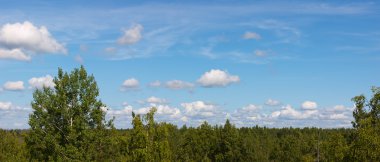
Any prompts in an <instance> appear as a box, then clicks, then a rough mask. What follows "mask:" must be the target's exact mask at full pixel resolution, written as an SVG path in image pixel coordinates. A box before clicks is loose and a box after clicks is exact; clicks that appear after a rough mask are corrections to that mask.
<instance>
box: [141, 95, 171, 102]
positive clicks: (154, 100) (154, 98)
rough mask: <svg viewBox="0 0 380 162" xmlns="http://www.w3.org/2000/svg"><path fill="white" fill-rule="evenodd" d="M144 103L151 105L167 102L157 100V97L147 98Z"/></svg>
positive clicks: (160, 99) (161, 99)
mask: <svg viewBox="0 0 380 162" xmlns="http://www.w3.org/2000/svg"><path fill="white" fill-rule="evenodd" d="M146 102H148V103H153V104H163V103H166V102H167V101H166V100H165V99H163V98H158V97H154V96H152V97H149V98H147V99H146Z"/></svg>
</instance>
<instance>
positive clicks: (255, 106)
mask: <svg viewBox="0 0 380 162" xmlns="http://www.w3.org/2000/svg"><path fill="white" fill-rule="evenodd" d="M259 109H261V106H257V105H254V104H249V105H247V106H244V107H243V108H242V110H243V111H256V110H259Z"/></svg>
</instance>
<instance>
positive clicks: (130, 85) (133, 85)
mask: <svg viewBox="0 0 380 162" xmlns="http://www.w3.org/2000/svg"><path fill="white" fill-rule="evenodd" d="M139 85H140V83H139V81H138V80H137V79H135V78H130V79H127V80H125V81H124V82H123V84H122V85H121V90H122V91H128V90H137V89H138V88H139Z"/></svg>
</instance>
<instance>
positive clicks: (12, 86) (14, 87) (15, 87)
mask: <svg viewBox="0 0 380 162" xmlns="http://www.w3.org/2000/svg"><path fill="white" fill-rule="evenodd" d="M3 88H4V90H8V91H22V90H24V89H25V88H24V82H23V81H15V82H12V81H8V82H6V83H5V84H4V85H3Z"/></svg>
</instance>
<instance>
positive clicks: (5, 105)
mask: <svg viewBox="0 0 380 162" xmlns="http://www.w3.org/2000/svg"><path fill="white" fill-rule="evenodd" d="M11 108H12V103H11V102H0V110H10V109H11Z"/></svg>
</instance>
